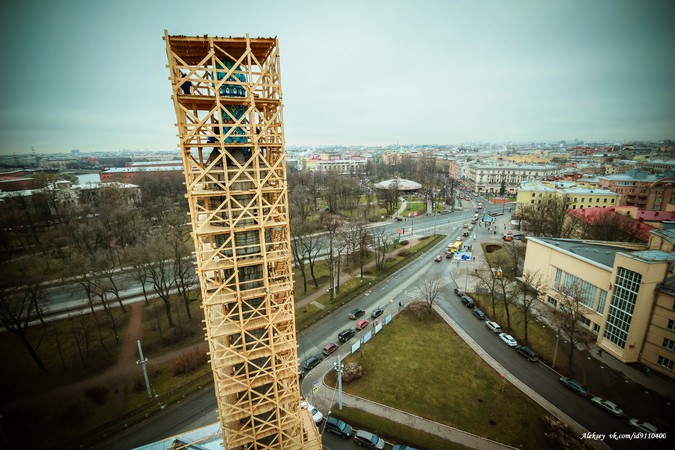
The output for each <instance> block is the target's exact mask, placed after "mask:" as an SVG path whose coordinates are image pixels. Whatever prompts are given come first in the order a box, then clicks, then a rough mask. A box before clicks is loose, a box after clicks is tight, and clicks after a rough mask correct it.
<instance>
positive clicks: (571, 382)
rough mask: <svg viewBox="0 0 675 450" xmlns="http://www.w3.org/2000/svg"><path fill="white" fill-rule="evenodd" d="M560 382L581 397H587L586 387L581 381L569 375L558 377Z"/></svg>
mask: <svg viewBox="0 0 675 450" xmlns="http://www.w3.org/2000/svg"><path fill="white" fill-rule="evenodd" d="M560 383H561V384H562V385H563V386H565V387H566V388H568V389H572V390H573V391H574V392H576V393H577V394H579V395H581V396H582V397H588V389H586V388H585V387H584V386H583V385H582V384H581V383H579V382H578V381H577V380H575V379H574V378H570V377H560Z"/></svg>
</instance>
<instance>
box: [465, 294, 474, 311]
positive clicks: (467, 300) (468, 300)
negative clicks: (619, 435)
mask: <svg viewBox="0 0 675 450" xmlns="http://www.w3.org/2000/svg"><path fill="white" fill-rule="evenodd" d="M462 303H464V306H466V307H467V308H473V306H474V302H473V299H472V298H471V297H469V296H468V295H466V294H465V295H462Z"/></svg>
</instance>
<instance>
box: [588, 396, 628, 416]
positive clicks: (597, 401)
mask: <svg viewBox="0 0 675 450" xmlns="http://www.w3.org/2000/svg"><path fill="white" fill-rule="evenodd" d="M591 403H593V404H594V405H596V406H599V407H600V408H602V409H604V410H605V411H607V412H609V413H611V414H614V415H615V416H616V417H621V416H623V409H621V408H619V407H618V406H617V404H616V403H614V402H610V401H609V400H606V399H604V398H601V397H593V398H592V399H591Z"/></svg>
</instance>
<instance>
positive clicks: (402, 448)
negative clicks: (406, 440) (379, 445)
mask: <svg viewBox="0 0 675 450" xmlns="http://www.w3.org/2000/svg"><path fill="white" fill-rule="evenodd" d="M392 450H417V449H416V448H415V447H411V446H409V445H394V446H393V447H392Z"/></svg>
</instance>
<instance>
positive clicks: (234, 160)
mask: <svg viewBox="0 0 675 450" xmlns="http://www.w3.org/2000/svg"><path fill="white" fill-rule="evenodd" d="M164 40H165V41H166V53H167V57H168V60H169V65H168V68H169V72H170V80H171V89H172V99H173V103H174V107H175V110H176V120H177V127H178V137H179V139H180V149H181V152H182V157H183V167H184V169H185V185H186V188H187V199H188V203H189V206H190V218H191V221H192V234H193V238H194V243H195V251H196V256H197V269H196V270H197V273H198V275H199V280H200V284H201V297H202V307H203V309H204V316H205V322H206V340H207V341H208V343H209V352H210V359H211V367H212V370H213V377H214V381H215V391H216V397H217V400H218V412H219V413H218V415H219V420H220V425H221V428H222V432H223V445H224V447H225V448H226V449H244V448H245V449H261V450H262V449H300V448H302V449H320V448H321V441H320V436H319V433H318V429H317V428H316V425H315V424H314V422H313V420H312V418H311V415H310V414H309V412H308V411H306V410H304V409H301V408H300V388H299V382H298V355H297V342H296V336H295V313H294V307H293V279H292V264H291V255H290V238H289V230H288V227H289V219H288V190H287V184H286V160H285V149H284V130H283V116H282V101H281V100H282V94H281V77H280V71H279V47H278V42H277V39H276V38H250V37H248V36H246V37H243V38H232V37H229V38H220V37H209V36H199V37H186V36H169V35H168V34H167V32H166V31H165V32H164Z"/></svg>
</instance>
